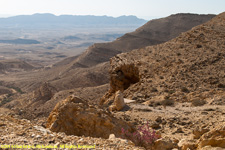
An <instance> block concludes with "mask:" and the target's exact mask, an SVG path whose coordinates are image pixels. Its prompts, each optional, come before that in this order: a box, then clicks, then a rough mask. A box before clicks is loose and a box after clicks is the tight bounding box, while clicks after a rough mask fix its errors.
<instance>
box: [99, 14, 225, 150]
mask: <svg viewBox="0 0 225 150" xmlns="http://www.w3.org/2000/svg"><path fill="white" fill-rule="evenodd" d="M224 37H225V13H222V14H220V15H218V16H216V17H215V18H213V19H212V20H210V21H209V22H207V23H204V24H202V25H199V26H197V27H194V28H193V29H192V30H190V31H188V32H185V33H182V34H181V35H180V36H178V37H177V38H175V39H172V40H170V41H168V42H166V43H163V44H159V45H156V46H148V47H145V48H141V49H137V50H133V51H131V52H128V53H122V54H119V55H117V56H115V57H113V58H112V59H111V61H110V65H111V67H110V90H109V91H108V92H107V93H106V94H105V96H104V97H103V98H102V99H101V101H100V104H104V105H103V106H109V105H111V104H112V102H113V101H114V103H115V95H116V94H115V93H116V92H117V91H121V92H123V94H124V97H125V98H127V99H130V100H134V103H133V104H129V105H128V106H129V108H130V110H128V111H126V112H125V113H119V112H117V113H116V112H115V114H117V115H118V116H121V115H122V114H126V115H128V116H129V117H128V118H129V119H131V120H136V121H137V120H139V121H140V122H146V120H147V121H148V122H149V123H150V126H151V127H152V128H154V129H156V130H158V131H160V132H161V133H162V137H163V138H165V137H167V138H168V137H169V139H170V140H171V141H170V142H169V143H171V144H170V145H171V146H170V148H168V149H172V148H175V147H174V146H172V145H174V144H175V145H177V146H178V147H180V149H182V150H186V149H201V150H203V149H204V150H205V149H213V148H215V149H224V148H225V145H224V143H225V138H224V124H225V118H224V105H225V103H224V102H225V68H224V66H225V38H224ZM109 108H110V107H109ZM168 145H169V144H168ZM161 148H162V147H161ZM162 149H163V148H162ZM164 149H167V148H165V147H164Z"/></svg>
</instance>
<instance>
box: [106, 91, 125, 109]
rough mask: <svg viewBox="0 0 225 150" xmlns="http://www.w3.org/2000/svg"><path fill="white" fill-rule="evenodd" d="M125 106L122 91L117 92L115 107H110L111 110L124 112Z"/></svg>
mask: <svg viewBox="0 0 225 150" xmlns="http://www.w3.org/2000/svg"><path fill="white" fill-rule="evenodd" d="M124 106H125V102H124V98H123V93H122V92H121V91H117V92H116V94H115V98H114V102H113V105H111V106H109V110H110V111H113V110H118V111H120V110H122V109H123V108H124Z"/></svg>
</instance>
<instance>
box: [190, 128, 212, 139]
mask: <svg viewBox="0 0 225 150" xmlns="http://www.w3.org/2000/svg"><path fill="white" fill-rule="evenodd" d="M208 131H209V129H205V128H200V127H199V126H197V127H196V128H195V130H193V134H194V139H199V138H200V137H201V136H202V135H203V134H204V133H206V132H208Z"/></svg>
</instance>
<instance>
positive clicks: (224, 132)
mask: <svg viewBox="0 0 225 150" xmlns="http://www.w3.org/2000/svg"><path fill="white" fill-rule="evenodd" d="M207 146H211V147H220V148H223V149H224V148H225V124H222V125H220V126H217V127H216V128H215V129H213V130H211V131H209V132H207V133H205V134H203V135H202V137H201V138H200V140H199V142H198V149H203V148H204V147H207Z"/></svg>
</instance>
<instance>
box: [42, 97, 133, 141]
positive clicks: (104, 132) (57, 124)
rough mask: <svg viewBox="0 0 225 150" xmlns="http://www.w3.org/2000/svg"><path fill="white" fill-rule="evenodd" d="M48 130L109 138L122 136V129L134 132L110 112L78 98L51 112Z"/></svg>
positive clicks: (68, 100)
mask: <svg viewBox="0 0 225 150" xmlns="http://www.w3.org/2000/svg"><path fill="white" fill-rule="evenodd" d="M46 126H47V128H50V130H51V131H55V132H65V133H66V134H67V135H77V136H82V135H84V136H91V137H102V138H108V137H109V135H110V134H115V136H116V137H120V136H121V129H122V128H124V129H127V130H130V131H131V132H132V130H133V128H132V127H131V125H129V124H128V123H126V122H124V121H122V120H119V119H117V118H115V117H113V116H112V114H111V113H110V112H107V111H105V110H103V109H100V108H98V107H97V106H92V105H88V103H87V102H85V101H83V100H81V99H80V98H78V97H76V96H69V97H68V98H67V99H65V100H63V101H61V102H59V103H58V104H57V105H56V106H55V108H54V109H53V111H52V112H51V114H50V116H49V118H48V120H47V124H46Z"/></svg>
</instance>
